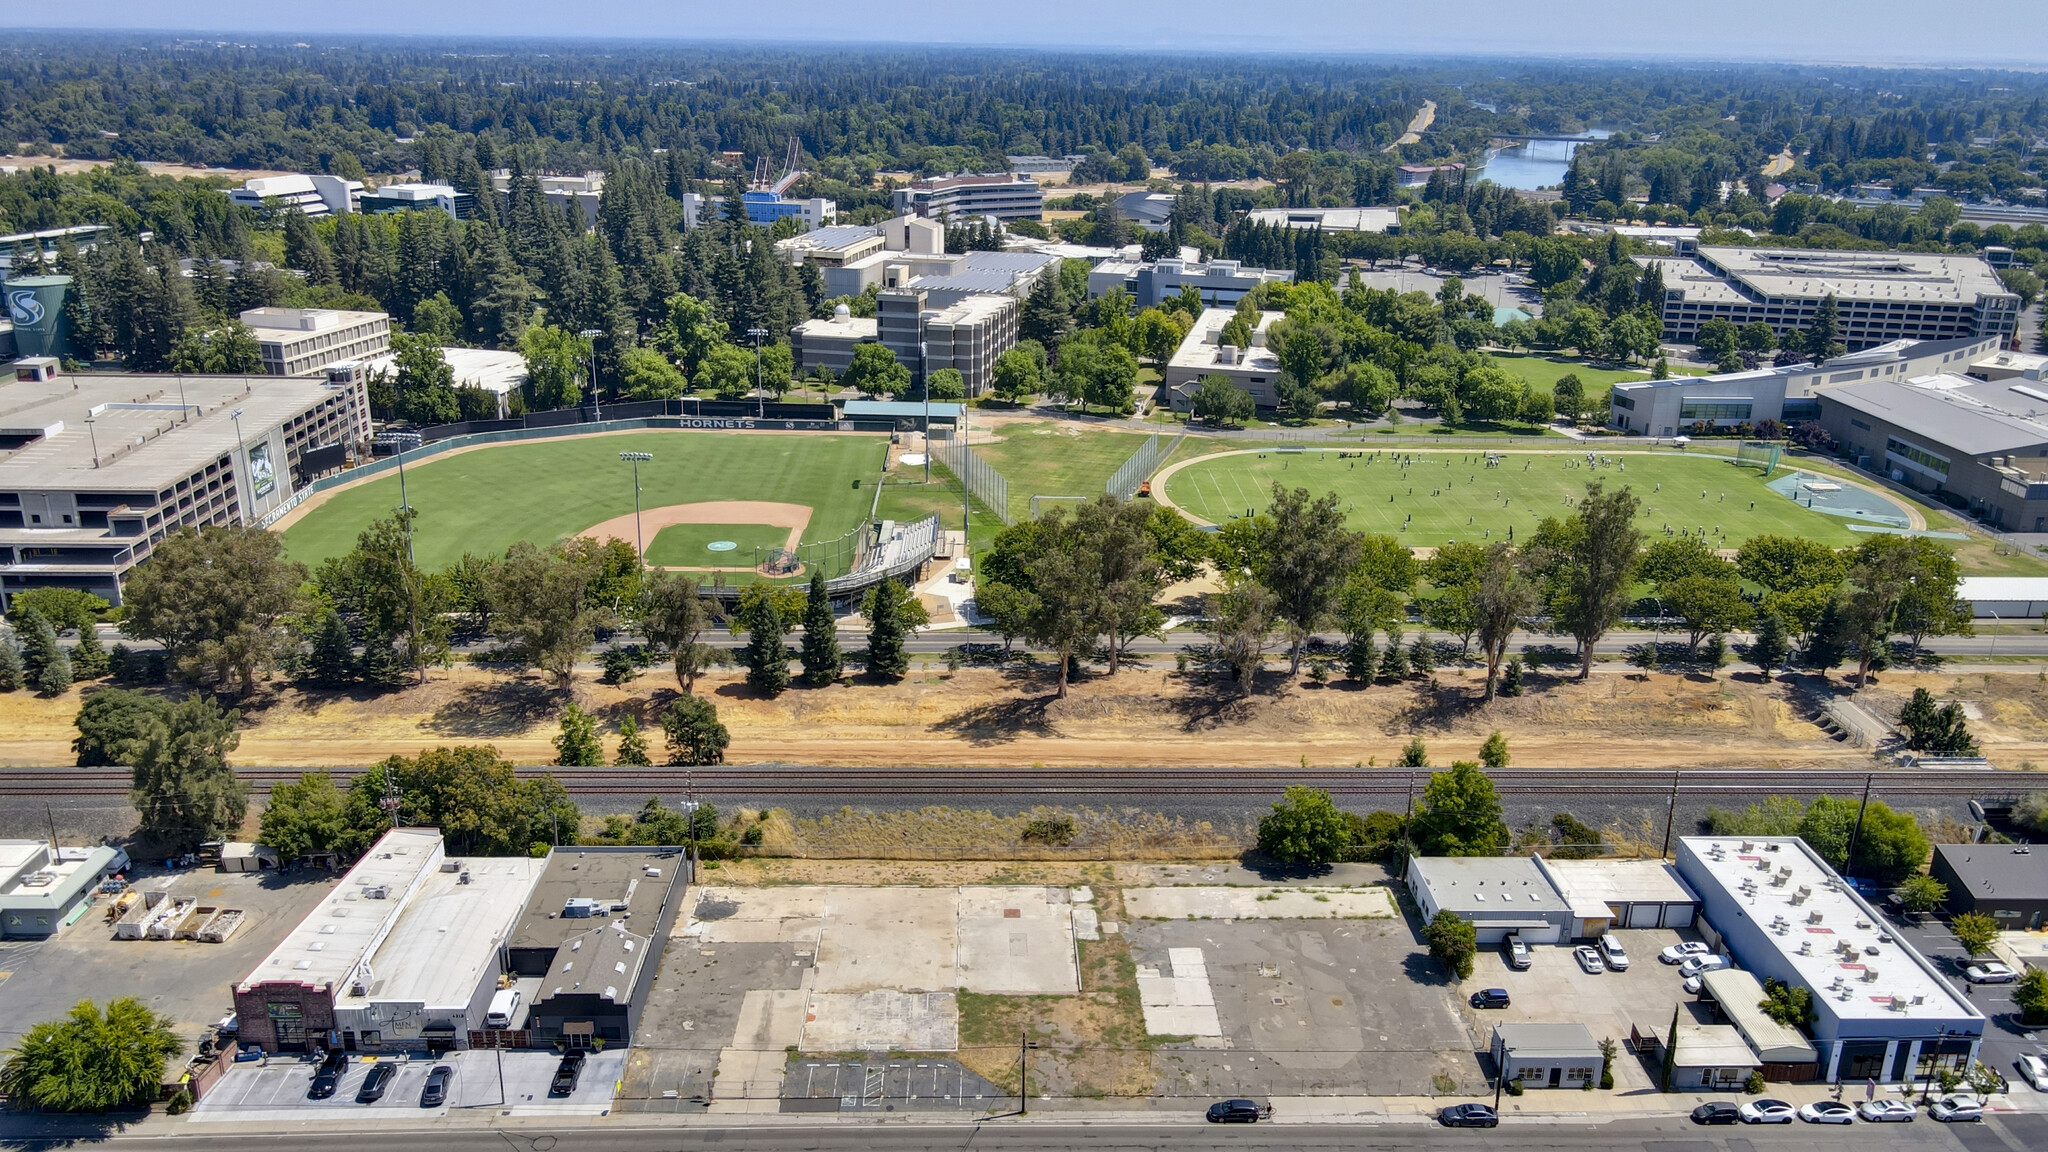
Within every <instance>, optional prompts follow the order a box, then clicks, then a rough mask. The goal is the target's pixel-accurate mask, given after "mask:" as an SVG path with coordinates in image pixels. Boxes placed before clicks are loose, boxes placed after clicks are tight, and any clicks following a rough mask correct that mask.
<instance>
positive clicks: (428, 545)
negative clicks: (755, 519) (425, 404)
mask: <svg viewBox="0 0 2048 1152" xmlns="http://www.w3.org/2000/svg"><path fill="white" fill-rule="evenodd" d="M885 440H886V438H885V437H882V436H860V435H838V434H817V435H794V434H791V435H755V434H747V433H730V432H686V431H673V432H670V431H649V432H633V433H626V434H623V435H607V436H573V437H566V438H564V439H560V440H543V441H533V442H527V443H514V444H494V445H492V446H490V447H487V448H477V449H473V450H470V451H466V452H459V453H455V454H453V455H448V456H441V457H436V458H433V459H429V460H425V461H422V462H421V463H419V464H413V465H407V467H406V469H405V486H406V498H407V499H408V500H409V501H410V502H411V504H412V506H413V507H414V508H415V509H417V510H418V511H419V519H418V520H417V521H416V522H415V524H414V550H415V554H416V555H417V557H418V560H419V563H420V566H421V567H423V568H427V569H436V568H443V567H446V566H447V565H449V564H452V563H454V562H455V561H456V560H459V559H461V557H462V554H463V553H465V552H474V553H477V554H479V555H492V554H500V553H503V552H504V550H505V549H506V548H507V547H509V546H511V544H512V543H513V542H514V541H517V540H530V541H533V542H534V543H536V544H548V543H552V542H554V541H556V540H559V539H561V538H563V537H565V536H573V535H575V534H576V533H578V532H581V531H583V530H584V529H586V528H589V527H591V526H593V525H596V524H601V523H603V522H604V521H606V520H610V519H612V518H614V517H618V516H627V517H630V516H631V515H632V514H633V468H632V465H630V464H627V463H625V462H624V461H621V460H620V459H619V453H621V452H651V453H653V454H654V459H653V460H652V461H651V462H648V463H644V464H641V465H640V487H641V493H640V505H641V507H642V508H659V507H662V506H665V505H669V504H695V503H700V502H703V501H708V500H764V501H772V502H776V503H785V504H803V505H807V506H809V507H810V508H811V522H810V525H809V527H807V528H805V529H804V534H803V535H804V539H805V541H818V540H830V539H833V538H835V537H837V536H840V535H842V534H844V533H845V532H848V531H850V530H851V529H853V528H855V527H857V526H858V525H860V524H861V523H862V522H863V521H865V520H866V519H867V514H868V508H869V506H870V502H871V501H873V499H874V495H875V493H874V487H873V485H874V483H875V479H876V477H877V476H878V475H880V473H881V467H882V453H883V451H884V444H885ZM398 503H399V498H398V474H397V473H396V472H388V473H386V474H384V475H382V476H379V477H378V478H377V479H375V480H372V481H369V482H367V483H364V484H359V485H357V486H355V487H353V488H349V489H346V490H344V491H341V492H337V493H335V494H333V495H332V496H330V497H329V498H328V499H327V500H326V502H325V503H323V504H321V505H320V506H318V507H316V508H314V509H313V510H311V511H310V512H308V513H306V514H305V515H304V516H303V517H302V518H301V519H300V520H299V521H298V522H297V523H296V524H293V525H292V526H291V527H290V528H288V529H286V530H285V534H284V538H285V547H286V550H287V551H288V552H289V554H290V556H291V558H292V559H294V560H297V561H299V562H300V563H302V564H305V565H307V566H308V567H317V566H318V565H319V563H320V562H321V561H322V560H325V559H326V558H328V557H329V556H337V555H340V554H341V553H343V552H346V551H348V550H349V549H350V548H353V547H354V546H355V541H356V535H357V534H358V533H359V532H361V531H362V530H363V529H364V528H365V527H367V526H368V525H369V524H370V522H371V521H373V520H375V519H377V518H379V517H382V516H389V515H390V514H391V513H392V512H393V510H395V509H396V508H397V507H398ZM631 534H632V533H631V530H630V529H629V530H628V531H627V532H626V533H625V534H624V536H625V537H630V536H631ZM786 538H787V536H786V533H784V535H783V536H782V537H780V538H778V539H777V540H776V541H775V543H776V545H777V546H779V545H780V544H781V543H782V541H783V540H784V539H786ZM705 539H706V540H710V539H736V538H735V537H731V536H725V537H708V536H707V537H705ZM649 543H650V544H653V543H655V542H654V541H650V542H649ZM697 547H698V549H699V550H700V551H701V550H702V543H701V542H700V543H699V544H698V545H697ZM656 562H657V563H661V562H662V561H660V560H656ZM678 563H679V562H678Z"/></svg>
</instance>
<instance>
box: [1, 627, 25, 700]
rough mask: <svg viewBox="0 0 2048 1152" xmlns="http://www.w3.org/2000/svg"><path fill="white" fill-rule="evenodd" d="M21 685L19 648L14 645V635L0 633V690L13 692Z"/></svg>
mask: <svg viewBox="0 0 2048 1152" xmlns="http://www.w3.org/2000/svg"><path fill="white" fill-rule="evenodd" d="M21 685H22V675H21V649H19V648H17V647H15V646H14V637H12V636H8V635H5V634H0V692H13V691H16V690H17V689H19V688H20V687H21Z"/></svg>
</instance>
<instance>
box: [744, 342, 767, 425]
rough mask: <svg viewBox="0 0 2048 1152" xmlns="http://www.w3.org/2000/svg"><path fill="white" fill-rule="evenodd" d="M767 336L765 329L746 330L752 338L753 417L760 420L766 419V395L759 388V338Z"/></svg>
mask: <svg viewBox="0 0 2048 1152" xmlns="http://www.w3.org/2000/svg"><path fill="white" fill-rule="evenodd" d="M767 334H768V330H767V329H766V328H749V329H747V335H749V336H752V337H753V338H754V415H755V417H756V418H757V419H762V420H765V419H767V418H768V395H767V393H766V392H765V391H764V390H763V389H762V387H761V337H763V336H766V335H767Z"/></svg>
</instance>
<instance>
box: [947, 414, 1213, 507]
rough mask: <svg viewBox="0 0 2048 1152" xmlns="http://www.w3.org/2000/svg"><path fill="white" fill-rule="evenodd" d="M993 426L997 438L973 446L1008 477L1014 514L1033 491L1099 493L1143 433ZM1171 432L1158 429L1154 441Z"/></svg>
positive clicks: (1033, 424) (1047, 424) (1025, 504)
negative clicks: (998, 427)
mask: <svg viewBox="0 0 2048 1152" xmlns="http://www.w3.org/2000/svg"><path fill="white" fill-rule="evenodd" d="M999 431H1000V432H1001V435H1002V439H1000V440H998V441H996V442H995V443H993V444H976V445H975V446H974V451H975V453H976V454H978V455H979V456H981V457H982V459H984V460H987V461H988V462H989V464H990V465H992V466H993V467H994V468H995V470H996V471H998V472H1001V473H1002V474H1003V477H1004V478H1005V479H1007V480H1008V481H1009V488H1010V515H1011V516H1013V517H1015V518H1016V519H1019V520H1022V519H1024V518H1025V517H1027V516H1029V515H1030V514H1031V498H1032V497H1033V496H1088V497H1094V496H1100V495H1101V494H1102V493H1103V490H1104V486H1105V485H1107V484H1108V483H1109V478H1110V477H1111V476H1114V475H1116V470H1117V469H1118V468H1120V467H1122V466H1123V462H1124V461H1126V460H1128V459H1130V458H1131V454H1132V453H1134V452H1136V451H1137V450H1138V449H1139V448H1142V447H1144V445H1145V437H1143V436H1138V435H1133V434H1132V433H1129V432H1105V431H1101V430H1098V429H1094V428H1088V427H1086V426H1084V425H1079V424H1063V423H1057V422H1053V421H1047V422H1045V423H1037V422H1030V423H1025V422H1019V423H1014V424H1006V425H1004V426H1003V427H1002V428H1001V429H999ZM1177 432H1178V429H1173V430H1167V431H1162V432H1161V434H1160V436H1161V439H1160V443H1161V444H1162V445H1163V444H1165V443H1166V442H1167V441H1169V440H1171V439H1173V437H1174V436H1175V435H1176V434H1177Z"/></svg>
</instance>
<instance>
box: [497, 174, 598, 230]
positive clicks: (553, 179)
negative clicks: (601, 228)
mask: <svg viewBox="0 0 2048 1152" xmlns="http://www.w3.org/2000/svg"><path fill="white" fill-rule="evenodd" d="M534 182H535V183H537V184H539V185H540V194H541V196H542V197H544V198H545V199H546V200H547V202H548V207H550V208H553V209H554V210H556V211H557V212H562V211H566V210H567V209H568V208H569V207H570V206H571V205H574V206H575V208H576V215H577V218H578V219H580V220H582V221H583V227H584V229H585V230H586V231H588V230H589V229H591V228H595V227H596V226H597V209H598V207H599V205H601V204H602V203H603V202H604V173H602V172H585V173H584V174H583V175H581V176H536V177H534ZM491 189H492V190H493V191H495V192H496V193H497V194H498V199H499V201H500V203H501V204H502V205H503V206H506V207H509V206H510V205H511V203H512V170H511V169H510V168H500V169H498V170H497V171H495V172H492V173H491Z"/></svg>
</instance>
